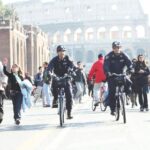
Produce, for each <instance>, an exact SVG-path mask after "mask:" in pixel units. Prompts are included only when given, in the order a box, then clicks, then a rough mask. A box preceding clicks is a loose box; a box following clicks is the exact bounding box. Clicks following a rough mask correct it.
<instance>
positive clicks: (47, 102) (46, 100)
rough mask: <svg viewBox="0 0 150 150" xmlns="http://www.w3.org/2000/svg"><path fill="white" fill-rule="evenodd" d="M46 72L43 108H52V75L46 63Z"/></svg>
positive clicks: (44, 73) (44, 65)
mask: <svg viewBox="0 0 150 150" xmlns="http://www.w3.org/2000/svg"><path fill="white" fill-rule="evenodd" d="M43 67H44V72H43V90H42V99H43V107H51V97H50V80H51V78H50V75H49V73H48V70H47V68H48V63H47V62H44V64H43Z"/></svg>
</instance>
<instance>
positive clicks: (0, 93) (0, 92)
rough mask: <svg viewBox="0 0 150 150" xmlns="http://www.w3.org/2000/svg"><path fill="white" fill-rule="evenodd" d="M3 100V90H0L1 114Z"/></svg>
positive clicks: (2, 111)
mask: <svg viewBox="0 0 150 150" xmlns="http://www.w3.org/2000/svg"><path fill="white" fill-rule="evenodd" d="M3 100H4V91H0V112H1V113H2V114H3V113H4V110H3Z"/></svg>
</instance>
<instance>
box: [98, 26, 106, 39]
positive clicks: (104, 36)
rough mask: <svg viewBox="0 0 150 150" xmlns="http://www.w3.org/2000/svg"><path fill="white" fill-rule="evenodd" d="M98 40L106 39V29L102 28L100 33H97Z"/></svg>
mask: <svg viewBox="0 0 150 150" xmlns="http://www.w3.org/2000/svg"><path fill="white" fill-rule="evenodd" d="M97 38H98V39H104V38H106V28H105V27H101V28H99V29H98V31H97Z"/></svg>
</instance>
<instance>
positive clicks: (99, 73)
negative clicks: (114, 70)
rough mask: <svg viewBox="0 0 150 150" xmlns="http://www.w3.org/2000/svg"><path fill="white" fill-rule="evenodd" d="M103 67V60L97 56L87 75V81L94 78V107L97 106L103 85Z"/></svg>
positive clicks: (104, 77)
mask: <svg viewBox="0 0 150 150" xmlns="http://www.w3.org/2000/svg"><path fill="white" fill-rule="evenodd" d="M103 65H104V58H103V55H102V54H99V55H98V61H96V62H95V63H94V64H93V66H92V68H91V70H90V73H89V76H88V80H90V81H91V80H92V79H93V77H95V83H94V95H93V96H94V100H95V106H98V105H99V100H100V89H101V86H102V85H103V81H105V80H106V76H105V73H104V69H103Z"/></svg>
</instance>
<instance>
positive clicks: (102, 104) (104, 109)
mask: <svg viewBox="0 0 150 150" xmlns="http://www.w3.org/2000/svg"><path fill="white" fill-rule="evenodd" d="M100 109H101V111H106V109H107V106H106V105H105V103H104V99H103V98H101V100H100Z"/></svg>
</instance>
